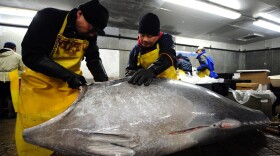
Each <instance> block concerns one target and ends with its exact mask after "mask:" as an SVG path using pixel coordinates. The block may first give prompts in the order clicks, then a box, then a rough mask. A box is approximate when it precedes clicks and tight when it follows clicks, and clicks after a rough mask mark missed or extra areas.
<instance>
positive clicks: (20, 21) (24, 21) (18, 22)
mask: <svg viewBox="0 0 280 156" xmlns="http://www.w3.org/2000/svg"><path fill="white" fill-rule="evenodd" d="M31 21H32V18H23V19H1V18H0V23H1V24H7V25H18V26H29V25H30V23H31Z"/></svg>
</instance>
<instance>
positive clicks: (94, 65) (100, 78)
mask: <svg viewBox="0 0 280 156" xmlns="http://www.w3.org/2000/svg"><path fill="white" fill-rule="evenodd" d="M87 67H88V69H89V71H90V72H91V74H92V75H93V76H94V81H95V82H104V81H108V79H109V78H108V76H107V73H106V71H105V69H104V67H103V64H102V61H101V60H91V61H88V62H87Z"/></svg>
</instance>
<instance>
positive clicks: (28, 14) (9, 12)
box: [0, 6, 37, 17]
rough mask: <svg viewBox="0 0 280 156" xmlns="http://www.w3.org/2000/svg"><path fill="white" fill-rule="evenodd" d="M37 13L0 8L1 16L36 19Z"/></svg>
mask: <svg viewBox="0 0 280 156" xmlns="http://www.w3.org/2000/svg"><path fill="white" fill-rule="evenodd" d="M36 13H37V11H35V10H27V9H19V8H11V7H2V6H0V14H4V15H10V16H21V17H34V16H35V14H36Z"/></svg>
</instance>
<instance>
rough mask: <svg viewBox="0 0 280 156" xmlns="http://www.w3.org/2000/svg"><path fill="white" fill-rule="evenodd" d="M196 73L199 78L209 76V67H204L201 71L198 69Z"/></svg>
mask: <svg viewBox="0 0 280 156" xmlns="http://www.w3.org/2000/svg"><path fill="white" fill-rule="evenodd" d="M197 75H198V76H199V77H201V78H204V77H205V76H209V75H210V70H209V69H205V70H203V71H198V72H197Z"/></svg>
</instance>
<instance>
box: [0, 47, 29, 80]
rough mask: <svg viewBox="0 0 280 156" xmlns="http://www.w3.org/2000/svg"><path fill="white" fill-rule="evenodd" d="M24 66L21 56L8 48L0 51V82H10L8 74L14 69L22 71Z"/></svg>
mask: <svg viewBox="0 0 280 156" xmlns="http://www.w3.org/2000/svg"><path fill="white" fill-rule="evenodd" d="M23 68H24V64H23V62H22V59H21V55H19V54H17V53H16V52H14V51H13V50H12V49H10V48H3V49H1V50H0V81H3V82H6V81H10V79H9V76H8V73H9V72H10V71H12V70H14V69H18V70H20V71H22V70H23Z"/></svg>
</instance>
